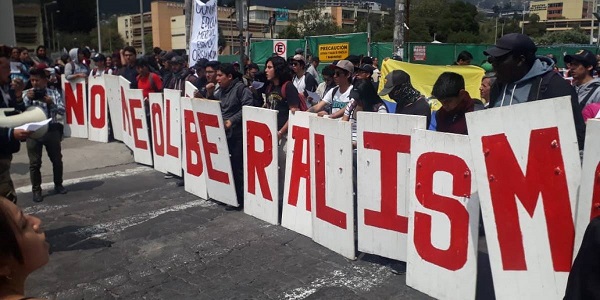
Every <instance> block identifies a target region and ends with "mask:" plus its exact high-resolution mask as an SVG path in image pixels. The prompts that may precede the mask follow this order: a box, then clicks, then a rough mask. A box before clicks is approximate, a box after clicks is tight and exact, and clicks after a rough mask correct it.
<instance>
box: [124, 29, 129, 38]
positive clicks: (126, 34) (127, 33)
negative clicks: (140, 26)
mask: <svg viewBox="0 0 600 300" xmlns="http://www.w3.org/2000/svg"><path fill="white" fill-rule="evenodd" d="M125 38H126V39H128V38H129V31H127V30H125Z"/></svg>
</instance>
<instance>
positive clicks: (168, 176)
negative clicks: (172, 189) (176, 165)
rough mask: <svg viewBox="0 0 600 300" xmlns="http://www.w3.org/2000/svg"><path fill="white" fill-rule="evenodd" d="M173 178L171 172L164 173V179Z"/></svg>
mask: <svg viewBox="0 0 600 300" xmlns="http://www.w3.org/2000/svg"><path fill="white" fill-rule="evenodd" d="M171 178H173V174H165V179H171Z"/></svg>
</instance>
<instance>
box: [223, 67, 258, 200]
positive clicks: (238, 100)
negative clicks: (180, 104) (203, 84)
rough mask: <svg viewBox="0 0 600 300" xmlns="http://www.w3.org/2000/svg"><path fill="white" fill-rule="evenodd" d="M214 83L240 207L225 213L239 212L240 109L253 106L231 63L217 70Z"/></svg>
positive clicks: (241, 186)
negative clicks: (218, 89)
mask: <svg viewBox="0 0 600 300" xmlns="http://www.w3.org/2000/svg"><path fill="white" fill-rule="evenodd" d="M217 82H218V83H219V86H220V87H221V92H220V93H219V101H220V103H221V114H222V115H223V120H224V123H225V136H226V137H227V146H228V147H229V155H230V160H231V170H232V171H233V182H234V184H235V192H236V194H237V199H238V202H239V203H240V206H239V207H228V208H227V209H228V210H232V209H235V210H241V209H243V207H244V135H243V131H242V107H243V106H245V105H252V101H253V99H252V92H250V90H249V89H248V88H247V87H246V86H245V85H244V83H243V82H242V74H241V73H238V72H237V71H235V69H234V67H233V65H232V64H223V65H221V68H219V69H218V70H217Z"/></svg>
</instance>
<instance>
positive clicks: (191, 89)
mask: <svg viewBox="0 0 600 300" xmlns="http://www.w3.org/2000/svg"><path fill="white" fill-rule="evenodd" d="M197 90H198V88H197V87H196V86H194V85H193V84H192V83H191V82H189V81H186V82H185V93H184V94H185V96H186V97H188V98H194V93H196V91H197Z"/></svg>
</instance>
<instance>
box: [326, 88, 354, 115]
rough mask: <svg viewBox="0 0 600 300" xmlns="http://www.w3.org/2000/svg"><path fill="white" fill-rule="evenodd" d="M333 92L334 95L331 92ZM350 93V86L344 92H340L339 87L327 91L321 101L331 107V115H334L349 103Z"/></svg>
mask: <svg viewBox="0 0 600 300" xmlns="http://www.w3.org/2000/svg"><path fill="white" fill-rule="evenodd" d="M334 91H335V94H333V92H334ZM350 91H352V85H350V86H349V87H348V89H347V90H346V91H345V92H343V93H342V92H341V89H340V88H339V87H337V86H336V87H334V88H332V89H330V90H329V91H327V94H325V97H323V101H325V102H327V103H328V104H329V106H331V113H332V114H334V113H336V112H337V111H338V110H340V109H344V108H345V107H346V105H347V104H348V102H350Z"/></svg>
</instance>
